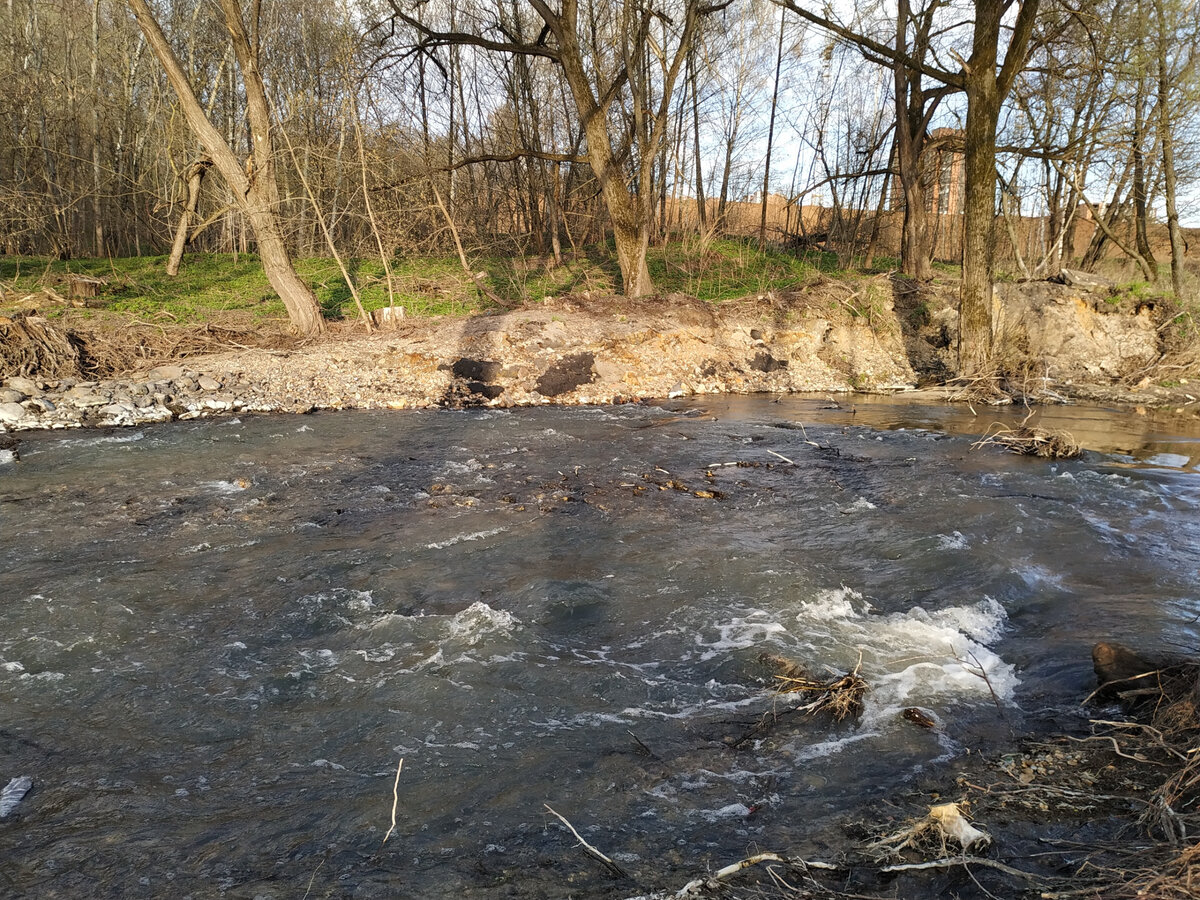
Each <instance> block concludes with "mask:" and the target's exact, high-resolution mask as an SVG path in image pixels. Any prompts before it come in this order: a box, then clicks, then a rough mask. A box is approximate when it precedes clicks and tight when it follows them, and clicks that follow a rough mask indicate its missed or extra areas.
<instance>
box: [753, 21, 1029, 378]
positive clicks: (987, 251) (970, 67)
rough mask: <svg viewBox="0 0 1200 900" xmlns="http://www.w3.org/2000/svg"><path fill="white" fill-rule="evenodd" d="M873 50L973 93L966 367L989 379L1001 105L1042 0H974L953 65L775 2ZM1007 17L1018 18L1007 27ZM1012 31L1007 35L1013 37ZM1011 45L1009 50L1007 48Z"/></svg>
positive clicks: (969, 98) (962, 305)
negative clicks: (965, 48) (966, 42)
mask: <svg viewBox="0 0 1200 900" xmlns="http://www.w3.org/2000/svg"><path fill="white" fill-rule="evenodd" d="M775 2H777V3H780V4H782V5H784V6H786V7H787V8H788V9H790V10H792V11H794V12H795V13H796V14H797V15H799V16H800V17H801V18H803V19H805V20H807V21H809V22H812V23H813V24H815V25H818V26H820V27H821V28H824V29H826V30H827V31H830V32H832V33H833V34H835V35H837V36H838V37H840V38H841V39H843V40H847V41H850V42H851V43H853V44H854V45H856V46H858V47H860V48H862V49H863V50H864V51H865V52H867V53H868V54H870V55H873V56H875V57H876V58H878V59H880V60H884V61H889V62H890V63H892V64H900V65H903V66H906V67H908V68H911V69H913V70H914V71H917V72H920V73H921V74H922V75H924V76H927V77H929V78H932V79H934V80H935V81H938V82H940V83H941V84H942V85H944V86H946V87H947V88H950V89H955V90H960V91H962V92H963V93H965V95H966V103H967V111H966V121H965V127H964V145H965V153H964V157H965V159H964V175H965V180H966V201H965V204H964V216H963V271H962V283H961V288H960V294H959V320H958V368H959V375H960V376H961V377H964V378H971V379H981V380H984V381H986V380H987V379H988V378H990V377H991V374H992V287H993V284H992V282H993V279H994V270H995V231H996V133H997V130H998V127H999V121H1000V110H1001V106H1002V104H1003V103H1004V100H1005V98H1006V97H1007V96H1008V93H1009V91H1010V90H1011V89H1012V86H1013V83H1014V82H1015V80H1016V77H1017V75H1018V73H1019V72H1020V71H1021V70H1022V69H1023V68H1024V66H1025V62H1026V58H1027V56H1028V52H1029V46H1030V39H1031V38H1032V36H1033V28H1034V24H1035V22H1036V19H1037V13H1038V7H1039V0H972V4H971V5H972V9H973V12H974V16H973V18H972V19H971V20H970V21H969V22H964V23H963V24H964V25H968V24H969V25H970V28H971V40H970V55H969V56H968V57H966V58H963V57H962V55H961V54H959V55H957V59H958V62H959V69H958V70H957V71H951V70H949V69H946V68H943V67H940V66H938V65H935V64H933V63H931V62H926V61H925V60H922V59H918V58H915V57H914V56H913V55H912V54H911V53H908V52H905V50H904V49H902V48H901V47H898V46H890V45H889V44H887V43H885V42H883V41H880V40H878V39H876V38H873V37H871V36H869V35H867V34H864V33H862V32H861V31H856V30H854V29H853V28H850V27H847V26H846V25H843V24H842V23H840V22H838V21H837V20H835V19H834V18H832V15H831V14H830V13H829V12H828V7H827V6H826V7H823V8H822V11H821V12H815V11H813V10H811V9H808V8H806V7H805V6H803V5H801V2H800V0H775ZM1006 19H1007V20H1009V22H1010V24H1008V25H1007V26H1006V24H1005V23H1006ZM1006 35H1007V40H1005V36H1006ZM1002 51H1003V52H1002Z"/></svg>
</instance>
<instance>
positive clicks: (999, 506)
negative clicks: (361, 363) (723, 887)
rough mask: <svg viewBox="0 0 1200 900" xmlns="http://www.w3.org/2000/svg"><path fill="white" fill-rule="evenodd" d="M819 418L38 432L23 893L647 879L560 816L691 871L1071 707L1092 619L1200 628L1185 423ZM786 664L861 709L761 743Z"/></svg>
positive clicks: (461, 417) (320, 419)
mask: <svg viewBox="0 0 1200 900" xmlns="http://www.w3.org/2000/svg"><path fill="white" fill-rule="evenodd" d="M828 405H829V404H828V403H826V402H822V401H820V400H812V399H801V398H795V399H784V400H781V401H779V402H772V401H771V400H770V399H768V398H731V399H719V400H713V401H711V402H706V403H705V404H704V405H703V407H701V406H700V405H699V404H696V405H686V404H683V405H677V406H675V407H673V408H670V409H667V408H658V407H646V406H627V407H615V408H595V409H592V408H576V409H530V410H513V411H461V412H451V411H437V412H412V413H394V412H393V413H382V412H344V413H336V414H335V413H329V414H318V415H313V416H307V417H275V418H253V419H245V420H241V421H239V420H236V419H232V420H216V421H209V422H198V423H188V424H173V425H164V426H155V427H151V428H140V429H136V430H119V431H111V432H104V433H100V432H76V433H72V434H68V435H61V434H42V435H33V436H30V437H28V438H27V439H25V440H24V442H23V444H22V445H21V448H20V451H21V460H20V461H19V462H16V463H11V464H8V465H6V466H2V467H0V603H2V604H3V605H2V606H0V623H2V628H0V787H2V786H3V785H4V784H7V783H8V781H9V779H11V778H14V777H17V776H30V777H31V778H32V780H33V788H32V790H31V791H30V792H29V793H28V795H27V796H26V797H25V798H24V799H23V800H22V801H21V802H20V803H19V804H18V805H17V806H16V808H15V810H14V811H13V812H12V813H10V814H9V815H8V816H7V817H6V818H5V819H3V820H2V821H0V847H3V848H4V849H3V851H2V852H0V894H5V893H10V894H13V895H23V896H38V897H78V896H92V897H163V896H172V897H188V896H194V897H212V896H227V897H256V896H257V897H281V898H282V897H302V896H309V897H326V896H337V897H342V896H346V897H405V896H413V897H462V896H471V897H492V896H521V897H563V896H568V895H571V896H626V895H629V894H630V893H635V892H636V891H635V890H634V889H633V888H631V886H630V884H629V883H628V882H624V883H622V882H619V881H614V880H612V879H610V878H609V877H608V875H607V874H606V873H605V872H604V871H603V870H602V869H600V868H599V867H598V866H596V865H595V864H594V863H593V862H592V861H591V860H589V859H588V858H587V857H586V856H585V855H584V853H583V852H582V851H581V850H580V849H578V848H577V847H576V841H575V839H574V838H573V837H572V836H571V835H570V834H569V833H567V832H566V830H565V829H564V828H563V827H562V826H561V825H560V824H559V822H558V820H557V819H555V818H554V817H553V816H551V815H550V814H549V813H548V812H547V811H546V809H545V807H544V804H549V805H550V806H551V807H553V808H554V809H555V810H557V811H558V812H559V813H561V814H562V815H563V816H565V817H566V818H568V819H569V820H570V821H571V822H572V824H573V825H574V826H575V827H576V828H577V829H578V830H579V832H580V834H581V835H582V836H583V837H585V838H586V839H588V840H589V841H590V842H591V843H593V844H594V845H596V846H597V847H598V848H600V849H602V850H603V851H605V852H606V853H608V854H609V855H610V856H612V857H613V858H614V859H615V860H616V861H617V862H619V863H620V865H622V866H623V867H625V868H626V869H628V870H629V871H630V872H631V873H633V874H634V875H635V876H636V877H637V879H638V881H639V882H640V884H641V885H642V887H643V888H645V887H657V888H661V889H666V888H670V889H675V888H678V887H679V886H680V885H681V884H682V883H683V882H685V881H687V880H688V879H690V878H691V877H693V876H694V875H696V874H699V873H701V872H703V871H704V870H705V869H707V868H710V867H715V866H720V865H724V864H725V863H728V862H730V861H732V860H735V859H738V858H741V857H742V856H744V855H745V853H746V852H747V851H748V850H749V849H751V848H756V847H757V848H763V849H779V850H787V849H789V848H791V847H793V846H800V845H803V844H804V842H805V841H809V840H812V839H813V835H815V834H817V833H818V831H819V829H820V828H822V827H823V826H825V825H827V824H828V823H830V822H833V821H836V820H838V819H839V818H840V817H843V816H844V815H845V814H846V812H847V811H848V810H861V809H863V808H864V807H865V806H869V805H870V804H873V803H880V802H885V801H887V800H888V799H889V798H892V797H894V796H896V795H897V794H898V793H902V792H904V791H910V790H913V789H914V787H913V786H914V785H917V784H919V783H920V782H921V779H923V778H927V777H928V778H934V777H936V775H937V773H938V771H939V767H944V766H945V765H946V764H947V763H949V762H952V761H953V760H955V759H959V758H961V757H962V756H963V755H964V754H966V753H968V752H971V751H975V750H984V751H990V750H996V749H997V748H999V747H1001V746H1003V743H1002V742H1004V741H1007V740H1010V739H1011V737H1012V735H1013V734H1015V733H1020V732H1022V731H1024V730H1026V729H1029V728H1034V729H1037V728H1048V727H1052V726H1053V725H1055V724H1060V725H1061V724H1067V723H1070V722H1072V721H1077V720H1079V719H1080V718H1081V717H1083V716H1084V715H1085V714H1084V713H1083V712H1082V711H1080V710H1079V708H1078V701H1079V700H1080V698H1081V697H1082V696H1083V695H1085V694H1086V693H1087V692H1088V690H1089V689H1090V687H1091V673H1090V660H1089V655H1088V653H1089V648H1090V645H1091V644H1092V643H1093V642H1094V641H1096V640H1100V639H1109V638H1113V637H1116V638H1118V639H1122V640H1125V641H1126V642H1129V643H1132V644H1135V645H1139V646H1143V647H1162V646H1164V645H1166V646H1169V647H1171V648H1177V649H1180V650H1184V651H1186V650H1189V649H1190V650H1194V649H1195V648H1196V647H1197V646H1198V645H1200V642H1198V636H1197V631H1198V628H1197V624H1196V620H1197V615H1198V613H1200V602H1198V599H1197V596H1196V589H1195V585H1196V582H1197V570H1198V568H1200V511H1198V504H1200V494H1198V492H1197V487H1198V486H1200V475H1198V472H1197V465H1198V464H1200V444H1198V443H1197V431H1196V429H1195V426H1194V424H1190V422H1192V423H1194V420H1189V421H1184V420H1174V419H1170V418H1163V419H1156V418H1154V417H1153V416H1139V415H1135V414H1134V413H1132V412H1116V411H1107V410H1102V409H1095V408H1091V409H1080V408H1072V409H1069V410H1058V411H1047V413H1045V415H1047V416H1049V415H1056V416H1058V417H1059V418H1060V421H1058V422H1056V423H1054V424H1056V425H1057V426H1058V427H1064V426H1065V427H1069V428H1073V429H1074V430H1075V432H1076V436H1077V437H1078V438H1080V440H1081V442H1083V443H1084V444H1085V445H1086V446H1088V447H1089V448H1090V449H1089V451H1088V452H1087V453H1085V455H1084V456H1083V458H1081V459H1079V460H1075V461H1070V462H1052V461H1045V460H1033V459H1027V458H1022V457H1017V456H1014V455H1011V454H1005V453H1002V452H1000V451H998V450H996V449H994V448H984V449H979V450H972V449H971V443H972V440H973V439H974V438H975V437H977V436H978V435H979V434H980V433H981V432H983V430H984V429H985V428H986V427H987V425H988V423H989V422H991V421H992V420H993V418H995V419H997V420H998V421H999V420H1002V419H1005V417H1007V419H1006V420H1007V421H1009V422H1011V421H1013V420H1014V417H1015V416H1017V414H1016V413H1015V412H1012V411H1008V412H999V413H992V412H991V411H988V412H984V413H983V414H982V415H981V416H980V417H979V418H974V417H972V416H971V414H970V411H969V410H966V409H964V408H951V407H944V406H932V407H917V406H912V405H908V404H905V403H904V402H902V401H884V400H876V401H860V402H859V403H858V405H857V408H855V409H849V408H846V409H828V408H823V407H826V406H828ZM843 405H846V401H843ZM1064 417H1065V418H1064ZM781 457H786V459H787V460H791V461H792V462H793V463H794V465H793V464H789V463H788V462H786V461H785V460H784V459H783V458H781ZM697 492H698V493H699V496H698V495H697ZM763 652H769V653H773V654H778V655H782V656H786V657H788V658H791V659H794V660H797V661H800V662H803V663H806V664H807V665H809V666H810V668H812V669H813V670H815V671H817V672H822V673H823V672H825V671H826V670H828V671H830V672H834V673H839V674H840V673H842V672H845V671H848V670H849V669H852V668H854V667H855V666H859V665H860V666H861V672H862V674H863V676H864V677H865V678H866V679H867V681H868V682H869V683H870V685H871V690H870V692H869V693H868V694H867V697H866V710H865V712H864V714H863V715H862V717H861V718H860V719H858V720H857V721H854V722H849V721H848V722H845V723H842V724H836V723H832V722H829V721H826V720H824V719H817V720H815V721H811V722H810V721H804V720H802V719H800V718H799V717H790V718H785V719H783V720H781V721H780V722H779V724H778V725H777V727H775V728H774V729H771V730H769V731H767V732H765V733H764V734H762V735H761V736H759V737H758V738H756V739H754V740H750V741H747V742H745V743H744V744H743V745H742V747H741V749H733V748H732V747H731V746H730V745H731V743H733V742H735V741H736V740H737V739H738V738H739V737H742V736H743V735H745V734H746V733H747V731H748V730H749V729H750V728H751V727H752V726H753V724H754V723H755V722H757V721H759V719H760V717H761V716H762V715H763V714H764V713H765V712H768V711H770V710H771V709H772V708H776V709H781V708H783V707H782V706H781V705H780V704H781V702H782V701H780V700H779V699H778V698H776V697H774V696H773V694H772V686H771V670H769V669H768V668H766V667H765V666H764V664H763V663H762V662H761V661H760V660H759V656H760V654H762V653H763ZM908 706H920V707H921V708H922V709H924V710H926V711H927V712H928V713H929V714H931V715H932V716H933V717H934V718H935V719H937V720H938V721H939V722H940V723H941V725H942V727H941V728H940V729H939V730H935V731H927V730H923V729H920V728H917V727H914V726H913V725H912V724H910V723H908V722H906V721H905V720H904V719H903V718H902V717H901V716H900V712H901V710H903V709H904V708H905V707H908ZM401 759H402V760H403V768H402V769H401V770H400V772H399V777H398V780H397V765H398V763H399V761H400V760H401ZM393 803H395V813H394V815H395V827H394V831H393V832H392V833H391V835H390V837H389V838H388V840H387V841H386V843H385V842H384V836H385V834H386V833H387V832H388V829H389V827H390V826H391V825H392V816H393ZM817 849H818V851H819V849H820V848H817Z"/></svg>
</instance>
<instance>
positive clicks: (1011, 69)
mask: <svg viewBox="0 0 1200 900" xmlns="http://www.w3.org/2000/svg"><path fill="white" fill-rule="evenodd" d="M974 7H975V30H974V33H973V35H972V45H971V59H970V61H969V63H968V64H967V65H965V66H963V71H964V73H965V75H966V92H967V120H966V128H965V135H964V140H965V144H966V153H965V160H964V175H965V178H966V200H965V203H964V214H963V266H962V287H961V294H960V296H959V312H958V374H959V377H960V378H967V379H984V380H990V379H993V378H994V377H995V374H996V373H995V372H994V371H993V365H992V288H993V285H992V282H993V276H994V271H995V245H996V129H997V126H998V123H999V121H1000V104H1001V103H1002V102H1003V100H1004V97H1005V96H1006V95H1007V94H1008V92H1009V90H1010V89H1011V88H1012V84H1013V81H1014V80H1015V79H1016V76H1017V73H1018V72H1019V71H1020V70H1021V69H1022V68H1023V67H1024V64H1025V58H1026V53H1027V51H1028V47H1029V40H1030V38H1031V36H1032V34H1033V24H1034V20H1035V19H1036V16H1037V11H1038V0H1024V2H1023V3H1021V5H1020V10H1019V11H1018V13H1017V18H1016V22H1015V24H1014V25H1013V27H1012V35H1011V37H1010V39H1009V45H1008V50H1007V52H1006V53H1005V55H1004V63H1003V66H1002V67H1001V69H1000V71H999V73H998V72H997V60H998V57H999V55H1000V35H1001V32H1002V28H1001V25H1002V20H1003V18H1004V15H1005V11H1006V9H1008V7H1007V6H1006V5H1005V4H1002V3H997V2H995V0H975V3H974Z"/></svg>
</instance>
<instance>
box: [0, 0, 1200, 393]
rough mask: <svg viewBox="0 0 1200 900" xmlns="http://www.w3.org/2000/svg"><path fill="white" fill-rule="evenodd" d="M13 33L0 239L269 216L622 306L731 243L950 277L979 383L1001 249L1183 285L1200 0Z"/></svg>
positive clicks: (82, 0) (176, 229)
mask: <svg viewBox="0 0 1200 900" xmlns="http://www.w3.org/2000/svg"><path fill="white" fill-rule="evenodd" d="M135 13H136V14H137V15H136V16H135ZM0 20H3V23H4V28H3V29H0V34H3V35H4V37H3V39H2V41H0V73H2V74H3V78H4V83H5V88H6V89H5V90H4V91H3V92H2V93H0V118H2V119H3V120H4V122H5V123H6V127H5V128H4V129H3V130H0V250H2V251H3V252H4V253H6V254H43V255H54V256H58V257H74V256H105V255H113V256H126V255H141V254H159V253H167V252H168V251H169V250H171V249H172V248H174V250H175V255H176V259H178V254H180V253H182V252H183V250H184V248H185V247H186V248H190V249H196V250H224V251H237V252H240V251H243V250H250V249H253V250H257V251H259V252H260V253H262V254H263V258H264V262H266V261H267V260H268V257H269V256H270V254H271V252H273V251H272V247H271V242H272V241H273V240H275V238H273V237H272V235H271V230H272V229H271V227H269V225H268V221H267V219H266V218H263V217H264V216H265V215H267V213H268V212H269V213H270V215H271V216H273V220H274V222H275V223H276V228H277V230H278V235H277V239H278V243H279V248H278V249H279V251H280V252H282V253H285V254H290V255H316V254H327V253H331V252H334V251H337V252H338V253H340V254H341V255H344V256H346V257H348V258H352V257H362V256H368V255H371V256H376V255H379V254H382V255H383V256H384V257H385V258H393V257H395V256H397V255H400V256H403V255H409V254H422V253H442V252H446V251H451V252H454V253H456V254H457V255H458V256H459V257H460V258H461V259H462V261H463V264H464V265H467V264H468V260H469V258H470V257H472V256H473V255H475V254H482V253H505V254H513V255H517V254H529V255H537V256H539V257H543V258H547V259H553V260H557V259H559V258H561V257H562V255H563V254H564V253H568V252H572V251H574V252H580V253H581V252H584V248H585V247H590V246H596V245H603V244H604V243H605V242H606V241H610V240H611V241H612V244H611V246H612V247H613V250H614V256H615V259H616V261H617V262H618V263H619V266H620V269H621V274H622V282H623V286H624V290H625V292H626V293H627V294H629V295H631V296H639V295H645V294H650V293H652V292H653V290H654V284H653V281H652V279H651V277H650V272H649V271H648V269H647V268H646V248H647V247H648V246H650V245H652V244H653V243H654V242H658V241H663V240H666V239H668V238H670V237H671V236H674V235H679V234H687V233H700V234H705V235H712V234H721V233H725V234H741V235H745V236H746V237H754V236H757V237H758V238H759V240H761V241H764V242H767V243H776V244H781V245H783V244H789V243H790V244H791V245H802V246H806V247H813V246H819V247H821V248H823V249H827V250H832V251H835V252H837V253H838V254H839V260H840V261H841V262H842V263H843V264H845V265H851V264H856V263H862V262H863V259H864V256H865V257H866V260H865V262H866V264H867V265H871V264H874V263H875V261H876V257H879V258H882V257H884V256H894V257H897V258H898V259H897V261H896V262H895V264H894V265H895V267H896V268H897V269H899V270H901V271H902V272H903V273H904V274H906V275H908V276H910V277H912V278H914V279H918V280H922V279H927V278H929V277H931V274H932V270H931V262H932V261H933V260H936V259H943V260H949V261H953V262H961V263H962V264H963V273H964V274H963V323H964V328H963V331H962V333H963V337H964V341H966V342H967V343H968V344H969V346H968V347H967V348H965V349H964V351H963V352H964V354H965V355H964V357H963V359H964V363H965V364H966V366H967V367H968V368H974V369H976V370H982V369H984V368H986V365H987V357H988V342H989V338H988V320H987V317H988V307H989V304H990V284H991V281H992V278H993V275H994V268H995V264H996V261H997V260H1000V261H1001V262H1002V264H1003V265H1004V266H1005V267H1006V268H1009V269H1011V270H1013V271H1014V272H1016V273H1017V274H1024V275H1029V276H1031V277H1036V276H1039V275H1047V274H1053V273H1054V272H1055V271H1056V270H1057V269H1058V267H1060V266H1061V265H1063V264H1064V262H1068V261H1071V260H1075V261H1076V265H1082V266H1084V267H1094V266H1096V265H1098V264H1100V263H1101V262H1102V260H1105V259H1106V258H1107V259H1110V260H1111V259H1117V258H1119V259H1124V260H1128V261H1129V265H1131V266H1133V267H1134V271H1135V272H1137V273H1139V274H1140V276H1141V277H1144V278H1146V279H1147V280H1154V279H1157V278H1158V277H1159V272H1160V264H1161V266H1162V271H1163V273H1164V280H1165V279H1167V278H1169V279H1170V280H1171V284H1172V287H1173V288H1174V290H1175V292H1176V293H1177V294H1181V293H1183V292H1184V291H1185V290H1186V289H1187V286H1186V280H1185V276H1186V269H1185V262H1186V254H1187V251H1188V248H1187V246H1186V234H1185V232H1184V230H1183V226H1185V225H1188V224H1189V223H1195V222H1196V221H1197V219H1198V217H1200V208H1198V206H1197V202H1198V201H1197V194H1196V181H1197V177H1198V174H1200V173H1198V170H1197V150H1198V147H1200V134H1198V133H1197V122H1198V116H1197V108H1198V107H1197V104H1198V102H1200V64H1198V60H1197V47H1198V46H1200V24H1198V23H1200V8H1198V4H1197V0H1095V2H1091V0H1089V2H1083V3H1078V2H1068V0H1040V2H1039V0H1005V2H1000V3H996V2H984V0H880V2H875V0H871V2H864V3H857V4H827V3H817V2H811V0H776V2H774V3H771V4H764V3H752V2H749V0H713V2H704V0H622V2H613V0H605V2H594V0H347V2H346V3H342V4H312V3H303V2H301V0H222V2H220V3H205V2H201V0H155V2H149V0H119V2H118V0H4V4H3V6H2V7H0ZM151 20H152V21H153V22H154V23H156V24H157V26H158V29H159V34H160V35H161V37H162V41H163V42H164V44H163V46H161V47H160V46H156V42H155V38H154V35H153V32H150V31H147V30H146V28H145V27H144V26H145V23H146V22H147V21H151ZM237 22H240V23H241V24H240V27H235V25H234V24H232V23H237ZM166 51H169V55H170V57H171V58H173V59H174V60H175V61H176V63H177V65H178V72H177V73H175V74H172V71H171V67H170V65H167V64H165V63H164V59H165V58H166V57H165V56H164V53H165V52H166ZM189 98H190V99H189ZM214 145H219V146H214ZM222 148H223V149H222ZM206 160H207V163H206V162H205V161H206ZM210 167H211V170H212V171H211V172H210V171H209V170H210ZM235 169H236V171H235ZM239 173H240V174H239ZM256 217H257V218H256ZM264 229H266V230H265V231H264ZM177 264H178V262H177V261H176V265H177ZM281 285H283V286H282V287H277V290H280V292H281V293H283V292H284V291H285V290H291V289H292V288H289V287H287V285H284V283H283V282H282V281H281ZM301 299H302V298H300V299H298V300H297V301H296V302H297V303H299V302H301ZM289 308H290V307H289Z"/></svg>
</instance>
